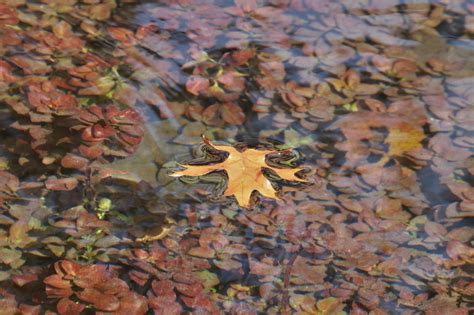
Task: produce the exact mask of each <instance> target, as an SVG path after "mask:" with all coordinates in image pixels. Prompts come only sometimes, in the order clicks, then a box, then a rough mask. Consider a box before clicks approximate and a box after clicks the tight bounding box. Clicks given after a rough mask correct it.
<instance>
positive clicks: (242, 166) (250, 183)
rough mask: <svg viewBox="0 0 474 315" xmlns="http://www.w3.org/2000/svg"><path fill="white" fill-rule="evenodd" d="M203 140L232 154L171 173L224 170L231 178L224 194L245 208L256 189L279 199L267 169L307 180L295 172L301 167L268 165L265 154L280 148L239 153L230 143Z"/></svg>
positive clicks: (288, 176) (199, 172)
mask: <svg viewBox="0 0 474 315" xmlns="http://www.w3.org/2000/svg"><path fill="white" fill-rule="evenodd" d="M204 141H205V142H206V144H207V145H209V146H210V147H212V148H214V149H216V150H218V151H224V152H227V153H229V156H228V157H227V159H226V160H225V161H223V162H221V163H217V164H211V165H181V166H182V167H184V168H185V169H184V170H182V171H178V172H175V173H173V174H170V176H173V177H179V176H202V175H206V174H208V173H211V172H214V171H218V170H224V171H225V172H226V173H227V176H228V178H229V182H228V184H227V189H226V190H225V192H224V196H235V199H237V202H238V204H239V205H240V206H241V207H244V208H248V207H250V197H251V195H252V192H253V191H255V190H256V191H258V192H259V193H261V194H262V195H263V196H265V197H269V198H273V199H279V198H278V196H277V195H276V190H275V189H274V188H273V186H272V184H271V182H270V180H269V179H268V178H266V177H265V175H264V174H263V170H264V169H265V168H268V169H271V170H273V171H274V172H275V173H276V174H277V175H278V176H280V177H281V178H282V179H285V180H291V181H300V182H306V180H304V179H301V178H299V177H297V176H296V175H295V174H296V173H297V172H299V171H301V170H302V168H276V167H273V166H271V165H268V164H267V162H266V160H265V158H266V156H267V155H268V154H272V153H279V152H278V151H274V150H255V149H246V150H244V151H242V152H239V151H237V149H235V148H233V147H230V146H224V145H213V144H211V143H210V142H209V141H207V140H206V139H205V140H204Z"/></svg>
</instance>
